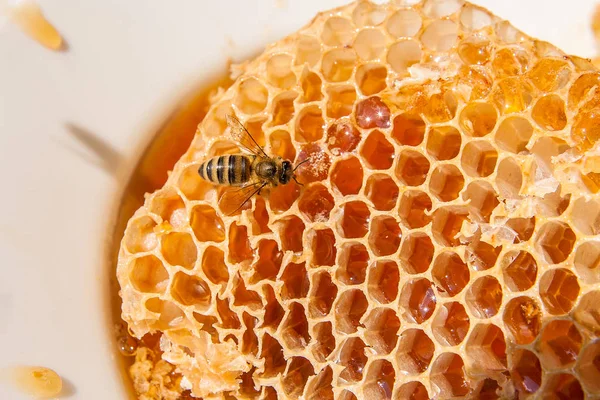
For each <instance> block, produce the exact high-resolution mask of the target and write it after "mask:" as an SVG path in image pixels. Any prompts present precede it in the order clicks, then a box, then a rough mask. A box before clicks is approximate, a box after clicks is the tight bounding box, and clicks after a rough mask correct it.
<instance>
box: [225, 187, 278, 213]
mask: <svg viewBox="0 0 600 400" xmlns="http://www.w3.org/2000/svg"><path fill="white" fill-rule="evenodd" d="M267 184H268V182H260V181H258V182H253V183H248V184H246V185H244V186H242V187H236V186H227V187H224V190H223V192H222V194H221V197H220V198H219V208H220V209H221V210H222V211H223V212H224V213H226V214H227V215H233V214H235V213H236V212H238V211H239V210H240V209H241V208H242V207H244V205H245V204H246V203H248V201H249V200H250V199H251V198H252V197H253V196H254V195H255V194H257V193H258V192H260V191H261V189H263V188H264V187H265V186H267Z"/></svg>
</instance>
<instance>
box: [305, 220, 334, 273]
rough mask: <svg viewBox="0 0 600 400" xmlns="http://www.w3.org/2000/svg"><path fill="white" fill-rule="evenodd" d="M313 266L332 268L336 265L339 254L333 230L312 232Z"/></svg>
mask: <svg viewBox="0 0 600 400" xmlns="http://www.w3.org/2000/svg"><path fill="white" fill-rule="evenodd" d="M310 237H311V242H312V246H311V248H312V255H313V256H312V265H313V266H320V265H326V266H332V265H334V264H335V257H336V254H337V250H336V246H335V235H334V233H333V231H332V230H331V229H319V230H315V231H312V233H311V236H310Z"/></svg>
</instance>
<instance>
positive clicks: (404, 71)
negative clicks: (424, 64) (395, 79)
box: [387, 39, 423, 76]
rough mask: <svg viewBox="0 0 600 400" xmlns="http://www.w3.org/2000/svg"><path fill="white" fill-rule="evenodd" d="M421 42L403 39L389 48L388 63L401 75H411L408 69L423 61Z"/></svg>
mask: <svg viewBox="0 0 600 400" xmlns="http://www.w3.org/2000/svg"><path fill="white" fill-rule="evenodd" d="M422 56H423V51H422V50H421V44H420V43H419V42H417V41H415V40H410V39H408V40H407V39H402V40H399V41H397V42H396V43H394V44H392V45H391V46H390V47H389V48H388V53H387V63H388V64H389V65H390V66H391V67H392V69H393V70H394V71H395V72H397V73H398V74H400V75H407V76H408V75H409V72H408V69H409V68H410V67H411V66H413V65H414V64H416V63H418V62H419V61H421V57H422Z"/></svg>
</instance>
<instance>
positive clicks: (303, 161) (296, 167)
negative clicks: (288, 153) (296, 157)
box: [292, 157, 310, 172]
mask: <svg viewBox="0 0 600 400" xmlns="http://www.w3.org/2000/svg"><path fill="white" fill-rule="evenodd" d="M309 160H310V157H308V158H305V159H304V160H302V161H300V162H299V163H298V164H296V166H295V167H294V169H293V170H292V172H296V170H297V169H298V167H299V166H301V165H302V164H304V163H305V162H308V161H309Z"/></svg>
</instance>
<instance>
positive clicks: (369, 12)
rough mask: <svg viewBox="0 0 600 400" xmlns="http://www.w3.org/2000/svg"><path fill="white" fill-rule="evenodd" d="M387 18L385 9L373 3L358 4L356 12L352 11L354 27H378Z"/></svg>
mask: <svg viewBox="0 0 600 400" xmlns="http://www.w3.org/2000/svg"><path fill="white" fill-rule="evenodd" d="M386 16H387V12H386V9H385V7H383V6H382V5H379V4H376V3H372V2H367V3H358V4H357V5H356V8H354V11H352V20H353V21H354V25H356V26H357V27H359V28H360V27H363V26H377V25H379V24H381V23H382V22H383V21H384V20H385V17H386Z"/></svg>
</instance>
